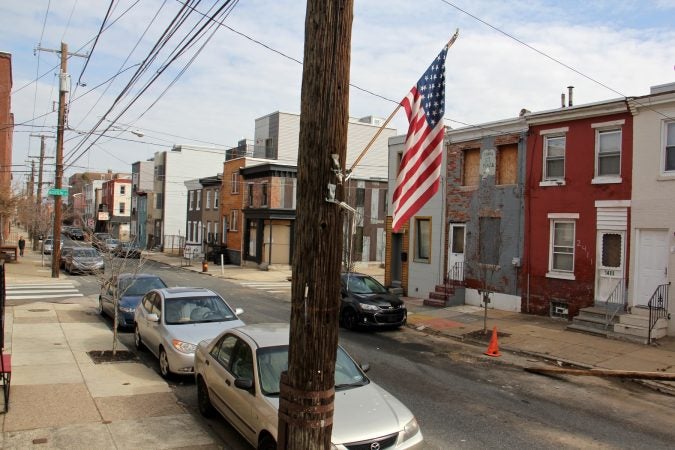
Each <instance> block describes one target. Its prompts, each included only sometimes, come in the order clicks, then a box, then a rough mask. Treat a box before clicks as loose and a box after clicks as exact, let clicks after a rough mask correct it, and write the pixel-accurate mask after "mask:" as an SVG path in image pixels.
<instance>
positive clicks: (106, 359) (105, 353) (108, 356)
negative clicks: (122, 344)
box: [87, 350, 139, 364]
mask: <svg viewBox="0 0 675 450" xmlns="http://www.w3.org/2000/svg"><path fill="white" fill-rule="evenodd" d="M87 355H89V357H90V358H91V360H92V361H93V362H94V364H105V363H123V362H134V361H138V360H139V359H138V356H136V354H135V353H133V352H130V351H128V350H117V351H116V352H115V354H114V355H113V351H112V350H92V351H89V352H87Z"/></svg>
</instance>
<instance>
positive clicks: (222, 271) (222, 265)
mask: <svg viewBox="0 0 675 450" xmlns="http://www.w3.org/2000/svg"><path fill="white" fill-rule="evenodd" d="M220 274H221V275H223V276H225V255H223V254H222V253H221V254H220Z"/></svg>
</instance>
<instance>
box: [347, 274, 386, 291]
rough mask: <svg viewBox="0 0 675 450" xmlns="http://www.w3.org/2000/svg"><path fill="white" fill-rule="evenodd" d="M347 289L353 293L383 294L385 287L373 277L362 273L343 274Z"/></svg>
mask: <svg viewBox="0 0 675 450" xmlns="http://www.w3.org/2000/svg"><path fill="white" fill-rule="evenodd" d="M344 279H345V280H346V284H347V290H348V291H349V292H353V293H354V294H385V293H386V292H387V289H385V287H384V286H382V285H381V284H380V283H379V282H378V281H377V280H376V279H375V278H371V277H364V276H363V275H345V276H344Z"/></svg>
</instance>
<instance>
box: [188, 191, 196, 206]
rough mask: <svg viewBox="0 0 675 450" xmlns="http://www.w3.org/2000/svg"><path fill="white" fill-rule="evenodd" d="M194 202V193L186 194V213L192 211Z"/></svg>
mask: <svg viewBox="0 0 675 450" xmlns="http://www.w3.org/2000/svg"><path fill="white" fill-rule="evenodd" d="M194 201H195V191H190V192H188V211H192V208H193V206H194Z"/></svg>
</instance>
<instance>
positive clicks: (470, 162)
mask: <svg viewBox="0 0 675 450" xmlns="http://www.w3.org/2000/svg"><path fill="white" fill-rule="evenodd" d="M462 179H463V180H464V186H478V181H479V180H480V149H478V148H472V149H469V150H465V151H464V167H463V173H462Z"/></svg>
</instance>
